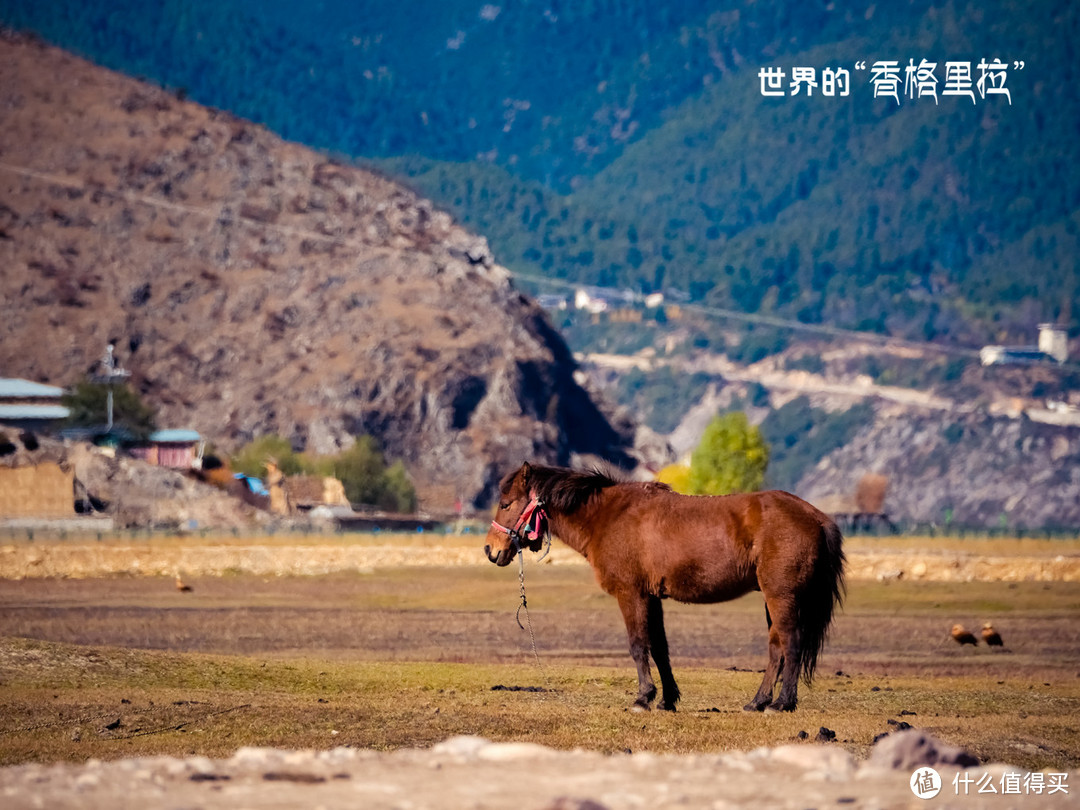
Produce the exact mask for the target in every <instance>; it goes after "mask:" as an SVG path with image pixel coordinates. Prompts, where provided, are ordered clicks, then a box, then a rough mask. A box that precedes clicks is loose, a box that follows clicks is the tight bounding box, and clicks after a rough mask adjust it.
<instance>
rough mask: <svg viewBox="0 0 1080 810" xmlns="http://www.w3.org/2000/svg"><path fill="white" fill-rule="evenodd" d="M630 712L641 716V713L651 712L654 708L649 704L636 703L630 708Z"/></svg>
mask: <svg viewBox="0 0 1080 810" xmlns="http://www.w3.org/2000/svg"><path fill="white" fill-rule="evenodd" d="M630 711H632V712H637V713H639V714H640V713H641V712H651V711H652V707H651V706H650V705H649V704H648V703H635V704H634V705H633V706H631V707H630Z"/></svg>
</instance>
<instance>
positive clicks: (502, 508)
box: [484, 462, 548, 566]
mask: <svg viewBox="0 0 1080 810" xmlns="http://www.w3.org/2000/svg"><path fill="white" fill-rule="evenodd" d="M531 473H532V468H531V467H530V466H529V464H528V462H526V463H525V464H522V465H521V467H520V468H519V469H518V470H517V471H516V472H513V473H511V474H510V475H508V476H506V478H504V479H503V480H502V483H501V484H499V505H498V506H497V507H495V517H494V518H493V519H492V521H491V528H490V529H488V533H487V544H486V545H485V546H484V553H485V554H487V558H488V559H489V560H491V561H492V562H493V563H495V564H496V565H500V566H502V565H509V564H510V563H511V561H513V559H514V556H515V555H516V554H517V553H518V552H519V551H520V550H521V549H522V548H528V549H531V550H532V551H539V550H540V549H541V548H542V547H543V543H544V535H545V534H546V533H547V530H548V527H547V515H546V513H545V512H544V507H543V504H541V503H540V500H539V499H538V498H537V497H536V493H535V492H534V491H533V490H532V488H531V486H530V483H531V482H530V480H529V477H530V474H531Z"/></svg>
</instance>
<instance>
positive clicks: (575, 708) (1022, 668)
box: [0, 537, 1080, 810]
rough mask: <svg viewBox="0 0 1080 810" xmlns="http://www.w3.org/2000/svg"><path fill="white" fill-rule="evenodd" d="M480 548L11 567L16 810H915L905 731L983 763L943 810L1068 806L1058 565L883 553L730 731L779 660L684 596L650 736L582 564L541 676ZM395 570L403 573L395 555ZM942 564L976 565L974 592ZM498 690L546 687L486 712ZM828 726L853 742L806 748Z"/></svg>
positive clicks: (0, 798) (105, 546) (7, 598)
mask: <svg viewBox="0 0 1080 810" xmlns="http://www.w3.org/2000/svg"><path fill="white" fill-rule="evenodd" d="M476 539H477V538H468V539H464V540H442V539H440V540H439V541H438V542H433V538H419V537H408V538H400V539H399V540H398V541H396V542H394V543H387V542H385V538H383V539H381V540H379V541H378V542H377V543H375V542H374V541H372V542H371V543H370V544H369V545H370V547H371V548H376V549H377V548H382V549H383V550H382V551H378V550H376V551H374V552H372V551H371V550H370V549H369V550H368V552H367V556H366V557H363V559H364V560H366V561H359V560H361V557H362V556H363V555H362V550H363V546H364V543H349V542H348V541H345V542H343V543H341V544H339V545H334V544H322V545H325V546H327V547H326V548H322V545H320V544H309V543H296V542H294V541H291V540H288V539H284V538H281V539H268V540H266V541H264V542H260V543H259V544H257V546H256V547H252V546H251V545H250V544H245V543H244V542H242V541H237V542H236V543H231V542H222V543H217V544H215V543H210V542H206V543H203V544H202V545H203V547H204V548H206V549H208V551H206V552H205V554H206V555H210V553H211V551H210V550H213V554H216V555H219V556H218V557H215V558H214V563H213V565H210V564H209V563H206V562H205V560H206V559H209V556H207V557H204V558H203V560H204V561H203V562H201V563H198V565H196V564H193V563H196V562H198V559H197V558H196V557H193V556H188V557H186V558H183V559H184V560H185V561H186V562H185V565H190V568H185V569H184V576H185V582H186V583H187V584H189V585H190V586H191V588H192V590H191V591H187V592H180V591H178V590H177V589H176V587H175V585H174V582H173V577H174V576H175V573H176V570H175V568H176V560H177V558H176V557H170V556H169V555H180V554H183V553H187V554H189V555H190V554H191V553H192V552H191V550H190V548H187V546H188V543H191V539H188V540H186V541H185V540H176V539H157V540H154V541H146V542H145V543H143V544H141V545H140V543H138V542H132V543H127V544H124V543H117V544H113V543H108V542H100V543H99V542H97V541H94V542H85V543H82V544H81V545H80V544H79V543H72V542H71V541H68V542H67V543H66V544H65V543H63V542H60V543H41V542H35V543H15V544H8V545H7V546H6V547H5V546H0V576H2V577H3V578H0V637H3V638H4V639H6V640H4V641H2V642H0V685H3V689H0V754H2V757H3V758H2V760H0V761H3V762H5V763H11V764H9V765H8V766H7V767H4V768H0V804H2V805H3V806H4V807H5V808H6V807H14V808H21V807H61V808H66V807H73V808H74V807H80V808H82V807H88V808H104V807H109V808H112V807H128V806H130V807H135V806H138V807H145V806H161V807H205V808H219V807H220V808H224V807H300V806H303V807H309V806H310V807H315V806H323V807H355V806H363V807H373V808H403V809H404V808H429V807H430V808H443V807H447V808H502V807H509V806H514V807H520V808H537V810H552V809H553V808H578V809H579V810H583V809H585V808H588V810H596V808H603V807H607V808H612V809H613V810H614V809H615V808H637V807H688V808H714V807H715V808H724V807H750V806H756V805H762V804H764V805H765V806H769V807H800V808H801V807H831V806H837V805H853V806H858V807H912V806H922V805H923V801H922V800H921V799H919V798H917V797H916V796H915V794H914V793H913V792H912V790H911V789H910V787H909V784H908V783H909V779H910V777H911V774H912V771H913V770H914V768H913V767H911V766H905V767H901V768H899V769H896V770H893V769H890V768H887V767H884V765H883V761H884V758H883V757H877V758H875V756H876V752H877V751H878V749H876V748H874V747H873V737H874V736H876V735H877V734H878V733H881V732H885V731H892V732H893V737H894V738H895V737H896V729H897V728H900V727H901V726H900V723H904V722H908V723H910V724H911V725H913V726H915V728H916V729H922V730H924V731H926V732H928V733H930V734H932V735H934V736H936V737H938V738H939V739H943V740H945V741H947V742H956V743H958V744H961V745H963V747H965V748H967V749H968V750H970V751H972V752H973V753H975V754H976V755H977V756H978V757H979V759H980V760H981V761H982V763H981V764H979V765H977V766H975V767H973V768H970V769H968V770H966V771H958V770H957V769H956V768H953V767H947V766H946V767H942V768H940V771H941V775H942V777H943V782H944V785H943V789H942V792H941V794H940V795H939V796H938V797H937V798H935V799H933V800H930V801H929V802H927V804H928V805H937V806H952V807H972V808H973V807H984V806H989V807H996V806H1001V807H1016V806H1021V807H1031V808H1056V807H1069V806H1075V796H1076V791H1077V790H1080V771H1078V770H1077V768H1078V766H1080V731H1078V730H1077V729H1078V727H1080V719H1078V718H1080V622H1077V618H1078V617H1080V585H1078V584H1077V583H1076V582H1075V581H1067V577H1068V576H1069V569H1068V567H1067V566H1064V565H1063V561H1064V562H1068V561H1069V560H1071V559H1072V558H1073V556H1074V551H1073V550H1072V549H1071V547H1069V546H1057V545H1053V544H1051V545H1048V546H1045V547H1033V546H1027V547H1025V552H1026V553H1025V554H1022V555H1017V554H1015V553H1013V554H1011V555H1010V554H1009V553H1008V552H1009V549H1008V548H1005V547H1000V548H999V547H983V548H982V550H983V551H984V552H987V553H986V554H981V555H976V556H977V557H980V558H987V557H992V556H1000V557H1002V558H1004V559H1011V560H1012V568H1011V569H1008V570H1005V569H1003V573H1001V574H999V579H998V580H997V581H992V582H984V581H980V580H979V578H978V576H976V571H982V572H983V574H982V576H986V574H985V572H986V571H987V570H988V569H986V568H981V569H977V568H976V567H975V565H976V563H977V562H978V560H974V559H968V557H970V556H971V555H965V554H963V553H962V550H961V551H956V550H951V551H947V552H943V551H941V550H940V549H939V550H937V552H934V553H926V552H924V553H921V554H917V553H914V552H913V550H912V549H909V548H904V547H903V544H899V545H898V547H897V548H894V549H893V550H892V551H890V552H888V555H889V556H886V555H884V554H881V555H878V558H874V556H873V555H869V552H865V554H867V555H869V556H867V557H866V560H867V561H868V562H867V563H866V564H865V565H864V566H863V567H862V568H855V570H856V571H860V572H862V573H860V574H858V575H857V576H854V577H853V578H852V580H851V582H850V586H849V594H848V600H847V605H846V609H845V611H844V612H843V613H842V614H841V615H840V617H839V619H838V620H837V623H836V627H835V630H834V633H833V635H832V637H831V640H830V643H829V645H828V646H827V648H826V651H825V655H824V656H823V658H822V661H821V666H820V669H819V677H818V679H817V680H816V682H815V684H814V686H813V687H812V688H810V689H805V688H804V690H802V691H801V692H800V696H801V698H802V700H801V703H800V709H799V711H797V712H795V713H794V714H792V715H783V716H772V717H768V716H761V715H756V714H755V715H747V714H746V713H744V712H741V711H740V710H739V706H741V704H742V702H745V699H746V698H747V697H748V696H749V692H751V691H752V690H753V687H754V681H755V680H756V679H760V675H758V674H757V671H758V670H759V668H760V667H761V665H762V664H763V650H764V619H763V615H762V610H761V605H760V597H759V596H757V595H750V596H748V597H745V598H743V599H740V600H737V601H735V602H731V603H727V604H724V605H717V606H682V605H676V604H669V605H668V606H667V607H666V611H665V612H666V615H667V617H668V632H669V638H670V640H671V646H672V653H673V663H674V667H675V674H676V676H677V677H678V678H679V680H680V684H681V685H682V686H683V692H684V699H683V702H682V704H681V705H680V712H679V713H677V714H676V715H664V714H660V713H657V712H653V713H651V714H649V715H633V714H631V713H629V712H628V711H626V708H627V706H628V704H629V703H630V700H631V697H632V689H633V675H632V666H631V664H630V661H629V658H628V656H627V654H626V649H625V646H626V645H625V634H624V631H623V629H622V626H621V620H620V618H619V616H618V611H617V609H616V608H615V606H614V604H613V603H612V602H611V601H610V600H609V599H608V598H607V597H605V596H604V595H603V594H601V593H600V592H599V590H598V589H597V588H596V586H595V584H594V583H593V582H592V577H591V573H590V572H589V570H588V568H587V567H585V566H583V565H579V564H575V563H574V562H573V561H572V560H570V559H568V558H561V557H560V555H559V553H556V554H555V562H554V563H552V564H551V565H542V566H535V565H533V566H527V568H526V576H527V587H528V594H529V607H530V615H529V618H530V619H531V621H532V625H533V628H534V631H535V636H536V646H537V652H538V654H539V658H540V664H539V665H538V664H537V662H536V661H535V660H534V657H533V652H532V649H531V644H530V641H529V636H528V634H527V633H525V632H523V631H522V630H520V629H519V628H518V626H517V624H516V622H515V621H514V610H515V608H516V607H517V604H518V581H517V577H516V570H508V569H496V568H494V567H493V566H490V565H488V564H487V563H486V562H469V560H470V559H471V560H475V556H471V555H475V551H476V550H475V542H476ZM440 544H445V545H447V546H448V548H449V552H448V553H443V552H442V551H434V550H433V548H434V547H435V546H438V545H440ZM191 545H192V546H193V547H198V546H199V544H198V543H197V542H196V543H191ZM853 545H855V546H856V547H857V546H858V544H853ZM148 547H149V548H150V551H147V548H148ZM153 547H156V548H157V552H156V553H155V552H154V551H153ZM12 548H14V549H15V550H14V551H12V550H11V549H12ZM78 548H82V549H83V550H82V551H78V550H77V549H78ZM125 549H127V550H125ZM130 549H136V550H137V551H138V553H132V551H131V550H130ZM317 549H321V550H317ZM391 549H392V550H393V551H394V553H395V554H397V555H402V556H399V557H396V558H394V557H391V556H386V557H382V558H380V557H379V555H390V550H391ZM856 550H858V549H857V548H856V549H853V551H856ZM1013 551H1014V552H1015V549H1013ZM1062 551H1063V552H1064V553H1058V552H1062ZM305 552H307V554H306V558H305ZM989 552H993V553H992V554H991V553H989ZM144 553H145V554H146V555H147V556H146V557H143V556H142V555H143V554H144ZM862 553H864V552H862V551H860V554H862ZM95 555H96V556H95ZM230 555H231V556H230ZM335 555H336V556H335ZM456 555H462V556H461V558H460V559H459V558H458V556H456ZM948 555H953V556H951V557H950V556H948ZM852 556H853V557H857V556H859V555H858V554H853V555H852ZM1059 558H1060V559H1059ZM32 559H40V560H41V562H39V563H27V562H26V561H27V560H32ZM60 559H66V560H67V561H68V562H69V564H72V565H75V564H77V565H80V566H85V567H83V568H78V569H77V570H74V569H71V570H68V571H67V578H60V577H61V576H62V574H61V573H60V572H59V571H58V570H56V569H55V568H51V567H49V566H55V565H56V564H57V563H56V562H55V561H56V560H60ZM124 559H126V560H127V567H120V568H116V567H114V568H113V569H112V570H111V572H110V574H109V575H107V576H102V575H101V574H100V573H98V574H97V575H96V576H95V575H91V576H87V574H88V573H91V572H92V571H93V572H98V571H99V569H96V568H94V566H97V565H101V564H103V561H107V560H113V561H114V563H115V561H117V560H120V561H123V560H124ZM136 559H138V560H140V561H141V562H140V564H139V565H138V566H132V565H131V562H132V560H136ZM163 559H164V560H165V562H162V560H163ZM305 559H306V562H304V560H305ZM402 559H405V560H407V561H408V563H412V564H403V562H402ZM942 559H949V560H953V559H959V560H961V566H960V568H959V570H961V571H962V572H963V573H962V574H961V578H960V579H959V581H957V579H955V578H953V577H954V576H955V574H954V572H955V571H956V570H958V569H957V568H956V567H954V566H952V565H951V563H949V564H944V565H942V564H938V563H940V561H941V560H942ZM153 560H157V562H153ZM229 560H231V562H230V561H229ZM391 560H392V561H391ZM420 560H426V561H427V563H426V564H421V565H417V564H415V563H417V562H418V561H420ZM436 560H441V562H439V563H438V564H435V563H436ZM882 560H884V562H883V561H882ZM13 561H14V562H13ZM72 561H74V562H72ZM80 561H81V562H80ZM87 561H89V562H87ZM145 561H150V562H145ZM358 561H359V562H358ZM388 561H390V562H388ZM12 565H28V566H29V568H28V569H27V570H34V571H35V572H42V571H44V570H48V571H50V572H51V575H49V576H32V575H31V576H27V575H26V574H25V573H24V574H21V575H19V574H14V573H13V569H12V568H11V566H12ZM201 565H206V567H205V568H203V567H199V566H201ZM256 565H258V566H263V567H261V568H255V567H254V566H256ZM858 565H860V563H856V566H858ZM43 566H45V568H43ZM249 566H251V567H250V568H249ZM875 566H876V567H875ZM921 566H925V569H924V568H923V567H921ZM963 566H969V567H968V568H967V569H966V570H965V569H964V568H963ZM1055 566H1056V567H1055ZM148 570H149V571H152V572H153V575H150V576H146V575H137V574H136V571H141V572H146V571H148ZM898 570H899V571H901V572H902V573H901V574H897V573H896V571H898ZM121 572H122V573H121ZM328 572H329V573H328ZM937 572H945V573H944V574H940V573H937ZM72 574H75V576H72ZM297 574H300V575H297ZM1055 575H1056V576H1058V577H1061V578H1054V577H1055ZM18 576H21V577H22V578H16V577H18ZM939 577H940V579H939ZM967 578H970V580H971V581H965V580H966V579H967ZM523 620H524V617H523ZM986 620H992V621H993V622H994V624H995V626H996V627H997V628H998V629H999V630H1000V631H1001V632H1002V634H1003V635H1004V637H1005V640H1006V650H1004V651H1002V650H990V649H987V648H986V647H985V646H982V645H980V647H978V648H976V649H971V648H964V649H961V648H959V647H958V646H957V645H956V644H955V643H953V642H952V641H951V640H950V639H949V637H948V629H949V627H950V626H951V624H952V623H954V622H955V621H961V622H964V623H966V624H967V625H968V626H969V627H972V628H973V629H977V627H979V626H980V625H981V623H982V622H983V621H986ZM23 639H29V640H25V641H24V640H23ZM504 684H505V685H509V686H511V687H516V686H519V685H525V686H539V685H543V686H542V687H541V688H545V689H547V690H548V691H547V692H542V693H533V692H493V691H492V689H493V687H495V686H497V685H504ZM744 693H745V694H744ZM4 695H6V697H5V696H4ZM93 715H99V716H97V717H94V716H93ZM260 724H261V725H260ZM598 724H599V725H598ZM819 726H821V727H825V726H828V727H831V728H832V729H833V730H835V731H836V732H837V739H836V741H835V742H828V743H820V744H815V743H814V742H813V738H814V737H815V736H816V734H817V733H818V731H817V730H818V728H819ZM800 731H802V732H808V737H809V739H808V740H807V741H805V742H801V741H799V740H798V738H797V737H798V735H797V732H800ZM886 739H887V740H888V738H886ZM252 743H254V744H255V745H259V746H261V745H272V746H274V748H265V747H254V748H253V747H249V746H251V745H252ZM578 746H580V747H582V748H584V749H588V750H576V751H575V750H570V749H573V748H575V747H578ZM238 748H239V750H238ZM624 749H630V750H631V751H632V753H626V752H625V751H624ZM161 753H168V754H170V756H161V755H160V754H161ZM994 762H998V763H1001V762H1005V763H1010V765H1008V766H1005V765H993V764H986V763H994ZM48 763H57V764H48ZM1033 770H1034V771H1036V772H1044V773H1042V776H1040V777H1039V778H1041V779H1044V781H1045V780H1047V779H1050V778H1051V776H1050V775H1051V774H1058V776H1055V777H1053V778H1054V779H1057V780H1064V783H1065V784H1066V785H1067V790H1068V791H1069V792H1068V793H1065V792H1062V791H1061V790H1057V791H1055V792H1054V793H1053V794H1052V795H1051V794H1050V792H1049V789H1046V788H1044V790H1043V791H1042V792H1041V793H1034V792H1033V790H1032V788H1031V784H1032V783H1031V782H1030V781H1028V782H1024V781H1023V780H1025V779H1026V780H1030V779H1031V778H1032V777H1030V776H1028V774H1029V773H1030V772H1031V771H1033ZM1062 774H1063V776H1062ZM968 776H970V777H971V778H972V779H982V780H983V781H984V784H983V786H982V787H983V789H984V790H985V788H986V784H992V785H993V786H995V787H996V789H997V790H998V791H999V793H998V794H997V795H991V794H988V793H985V792H984V793H982V794H979V793H977V790H978V789H979V788H978V787H977V786H976V784H975V783H974V782H972V783H971V784H969V785H968V786H967V788H966V789H967V794H966V795H965V794H964V792H963V791H964V790H965V785H964V781H962V780H965V779H966V778H967V777H968ZM954 777H955V778H956V779H957V780H958V781H957V783H956V785H955V786H954V783H953V781H952V780H953V779H954ZM1016 780H1021V781H1020V782H1019V783H1017V782H1016ZM1015 784H1019V789H1018V790H1019V792H1012V793H1009V794H1008V795H1001V791H1003V790H1005V789H1007V788H1008V789H1011V788H1012V787H1013V786H1014V785H1015Z"/></svg>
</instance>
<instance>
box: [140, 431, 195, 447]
mask: <svg viewBox="0 0 1080 810" xmlns="http://www.w3.org/2000/svg"><path fill="white" fill-rule="evenodd" d="M201 440H202V436H200V435H199V433H198V431H195V430H184V429H183V428H167V429H165V430H155V431H154V432H153V433H151V434H150V441H152V442H158V443H160V444H167V443H181V442H197V441H201Z"/></svg>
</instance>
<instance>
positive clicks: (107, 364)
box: [91, 343, 131, 433]
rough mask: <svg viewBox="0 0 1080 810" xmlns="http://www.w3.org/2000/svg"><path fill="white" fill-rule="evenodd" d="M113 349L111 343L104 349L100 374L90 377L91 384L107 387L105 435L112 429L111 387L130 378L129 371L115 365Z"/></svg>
mask: <svg viewBox="0 0 1080 810" xmlns="http://www.w3.org/2000/svg"><path fill="white" fill-rule="evenodd" d="M115 348H116V347H115V346H114V345H113V344H112V343H110V344H109V345H108V346H107V347H106V348H105V356H104V357H103V358H102V359H101V368H102V373H101V374H95V375H94V376H93V377H91V380H92V381H93V382H96V383H101V384H103V385H106V386H108V388H107V394H106V399H105V401H106V406H107V409H108V414H109V421H108V424H107V425H106V426H105V432H106V433H111V432H112V427H113V386H114V385H115V384H116V383H118V382H122V381H124V380H126V379H127V378H128V377H130V376H131V372H130V371H128V370H127V369H124V368H120V366H119V365H118V364H117V362H116V358H115V356H114V355H113V352H114V350H115Z"/></svg>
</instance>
